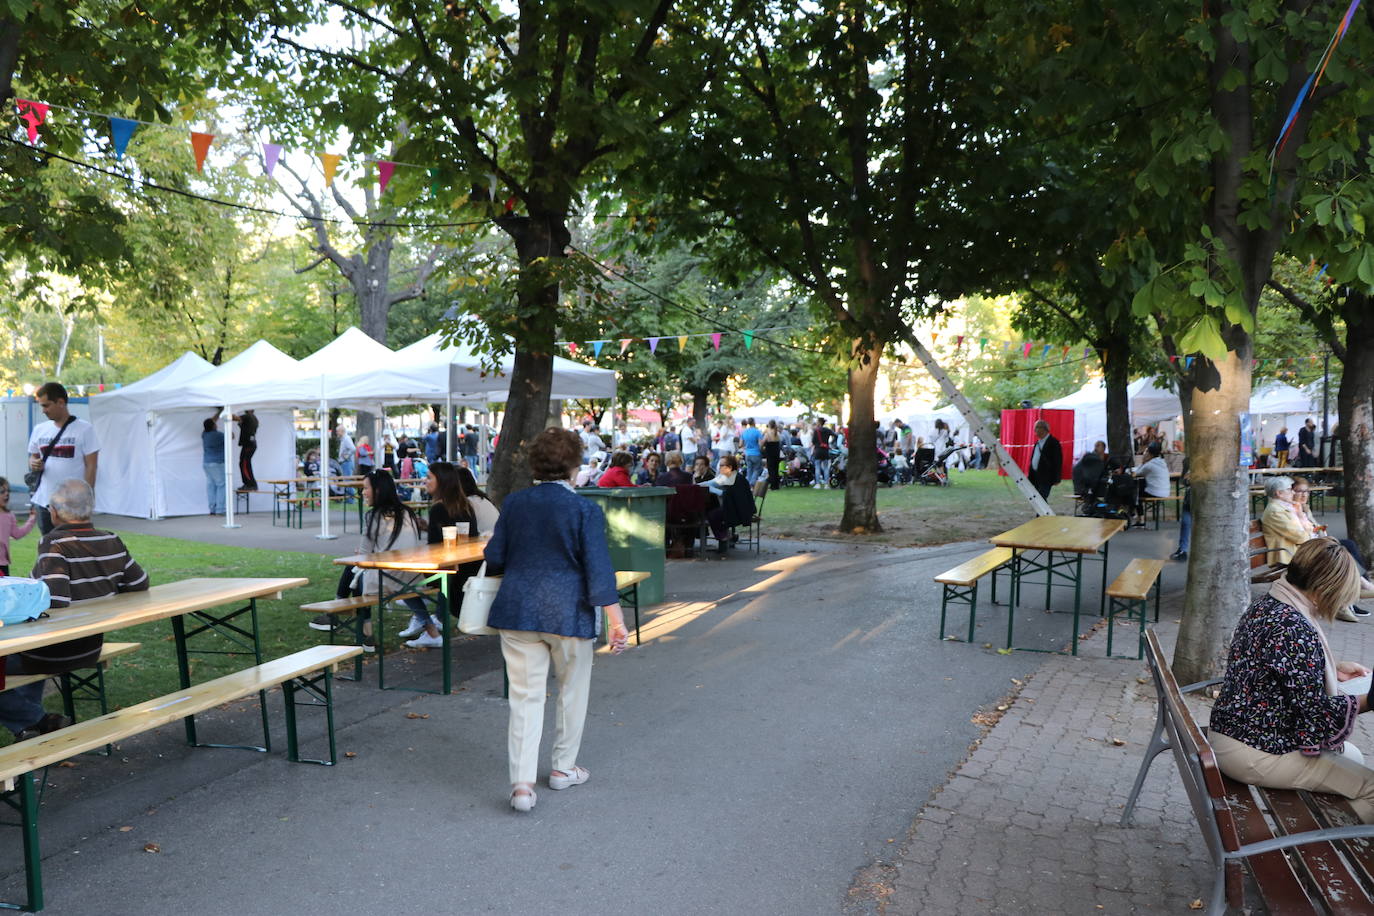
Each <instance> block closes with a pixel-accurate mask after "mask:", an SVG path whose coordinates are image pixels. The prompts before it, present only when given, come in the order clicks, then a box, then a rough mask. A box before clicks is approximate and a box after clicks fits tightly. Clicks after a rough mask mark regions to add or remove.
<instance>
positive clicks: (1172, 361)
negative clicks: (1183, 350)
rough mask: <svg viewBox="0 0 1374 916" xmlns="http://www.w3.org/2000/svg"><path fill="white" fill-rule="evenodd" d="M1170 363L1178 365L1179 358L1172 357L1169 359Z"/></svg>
mask: <svg viewBox="0 0 1374 916" xmlns="http://www.w3.org/2000/svg"><path fill="white" fill-rule="evenodd" d="M1169 362H1170V363H1177V362H1178V357H1177V356H1171V357H1169Z"/></svg>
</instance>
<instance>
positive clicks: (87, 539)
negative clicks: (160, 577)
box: [0, 478, 148, 741]
mask: <svg viewBox="0 0 1374 916" xmlns="http://www.w3.org/2000/svg"><path fill="white" fill-rule="evenodd" d="M94 507H95V492H94V491H93V490H92V489H91V487H90V485H89V484H87V483H86V481H84V480H82V479H80V478H74V479H72V480H67V481H64V482H63V483H62V484H61V485H60V486H59V487H58V488H57V490H56V491H55V492H54V493H53V494H52V503H51V505H50V506H49V510H50V511H51V513H52V517H53V529H52V531H49V532H48V533H47V534H45V535H44V536H43V540H42V541H40V542H39V544H38V562H36V563H35V564H34V567H33V577H34V578H35V579H41V580H43V582H45V583H46V584H47V586H48V591H49V592H50V593H51V594H52V603H51V605H50V607H52V608H53V609H54V610H56V609H59V608H65V607H70V606H71V605H73V604H76V603H79V602H82V601H89V600H91V599H92V598H104V597H106V596H108V595H113V594H115V593H116V592H141V591H145V590H146V589H147V588H148V574H147V573H145V572H144V571H143V569H142V568H141V567H140V566H139V565H138V564H137V563H136V562H134V559H133V557H131V556H129V551H128V550H127V549H126V548H125V547H124V542H123V541H121V540H120V539H119V536H118V535H116V534H112V533H111V532H109V531H101V530H100V529H98V528H92V527H91V512H92V510H93V509H94ZM104 642H105V637H104V635H103V634H100V633H97V634H95V635H93V636H84V637H82V638H80V639H73V640H71V641H70V642H63V643H57V644H55V645H51V646H44V647H43V648H41V649H34V650H33V651H31V652H22V653H20V654H19V655H9V656H6V657H5V659H4V661H5V671H6V673H8V674H61V673H63V672H64V671H74V670H76V669H78V668H90V667H92V666H93V665H94V664H95V663H96V659H98V658H100V649H101V646H102V645H104ZM45 683H46V682H45V681H38V682H36V683H33V684H29V685H27V686H24V687H15V688H13V689H12V690H7V691H5V692H4V693H0V724H3V725H4V726H5V727H6V728H8V729H9V730H10V731H12V732H14V734H15V738H16V740H18V741H23V740H25V739H27V738H33V737H37V736H38V735H44V734H47V733H48V732H51V731H56V730H57V729H59V728H65V727H66V726H68V725H70V724H71V720H70V719H68V718H67V717H66V716H63V715H59V714H57V713H46V714H45V713H44V712H43V686H44V684H45Z"/></svg>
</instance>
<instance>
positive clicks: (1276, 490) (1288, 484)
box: [1260, 476, 1374, 623]
mask: <svg viewBox="0 0 1374 916" xmlns="http://www.w3.org/2000/svg"><path fill="white" fill-rule="evenodd" d="M1310 488H1311V484H1309V483H1307V482H1306V481H1304V482H1303V483H1302V484H1301V485H1298V484H1296V483H1295V482H1294V480H1293V478H1291V477H1283V476H1275V477H1271V478H1269V480H1267V481H1266V482H1265V484H1264V492H1265V494H1266V495H1267V496H1268V497H1269V503H1268V505H1266V506H1265V507H1264V515H1263V516H1261V517H1260V528H1261V529H1262V530H1263V531H1264V543H1265V546H1266V547H1268V548H1269V563H1270V565H1273V566H1282V565H1283V564H1284V563H1287V562H1288V561H1289V560H1290V558H1291V557H1292V556H1293V554H1294V552H1295V551H1296V550H1297V548H1298V545H1300V544H1303V543H1306V542H1307V541H1309V540H1311V539H1312V538H1314V537H1316V535H1317V531H1316V528H1317V524H1316V522H1315V521H1314V520H1313V518H1312V515H1311V513H1310V512H1308V511H1307V508H1306V505H1305V503H1306V500H1307V493H1308V490H1309V489H1310ZM1299 489H1301V490H1302V496H1301V497H1300V498H1299V497H1298V496H1297V493H1296V492H1295V491H1296V490H1299ZM1299 500H1301V502H1300V501H1299ZM1339 543H1340V544H1341V546H1343V547H1344V548H1345V549H1346V550H1347V551H1348V552H1349V553H1350V555H1351V557H1352V558H1353V559H1354V560H1355V562H1356V564H1358V565H1357V568H1363V566H1364V563H1363V558H1362V557H1361V556H1360V552H1359V548H1358V547H1356V546H1355V542H1354V541H1351V540H1348V539H1347V540H1342V541H1340V542H1339ZM1360 586H1361V587H1360V591H1359V597H1360V598H1370V597H1374V585H1371V584H1370V583H1369V581H1368V580H1364V579H1361V581H1360ZM1369 613H1370V612H1369V611H1367V610H1365V609H1364V608H1361V607H1355V606H1354V603H1353V599H1352V603H1351V606H1350V607H1343V608H1341V609H1340V610H1339V611H1338V612H1337V613H1336V619H1337V620H1344V621H1345V622H1347V623H1354V622H1356V621H1357V620H1360V619H1362V618H1364V617H1368V616H1369Z"/></svg>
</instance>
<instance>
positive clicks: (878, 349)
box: [840, 340, 883, 534]
mask: <svg viewBox="0 0 1374 916" xmlns="http://www.w3.org/2000/svg"><path fill="white" fill-rule="evenodd" d="M882 355H883V348H882V345H881V344H879V345H877V346H865V343H864V341H861V340H856V341H855V342H854V344H853V348H852V359H853V363H852V364H851V366H850V368H849V463H848V465H847V470H846V481H845V487H844V515H843V516H842V517H841V519H840V530H841V531H847V532H849V533H850V534H865V533H873V532H877V531H882V530H883V526H882V525H881V524H879V522H878V437H877V435H876V434H875V431H874V426H875V424H874V422H873V392H874V390H875V388H876V387H877V382H878V367H879V364H880V362H881V360H882Z"/></svg>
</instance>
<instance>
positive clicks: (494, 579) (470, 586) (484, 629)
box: [458, 562, 501, 636]
mask: <svg viewBox="0 0 1374 916" xmlns="http://www.w3.org/2000/svg"><path fill="white" fill-rule="evenodd" d="M500 590H501V577H500V576H488V575H487V564H486V563H485V562H483V563H482V568H481V569H479V570H477V575H475V576H473V577H472V578H470V579H468V580H467V581H466V582H464V583H463V607H462V609H461V610H459V612H458V629H459V630H460V631H462V632H464V633H467V634H468V635H470V636H495V635H496V631H495V630H493V629H492V628H491V627H489V626H487V614H488V613H489V612H490V611H491V603H492V602H493V601H495V600H496V593H497V592H499V591H500Z"/></svg>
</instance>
